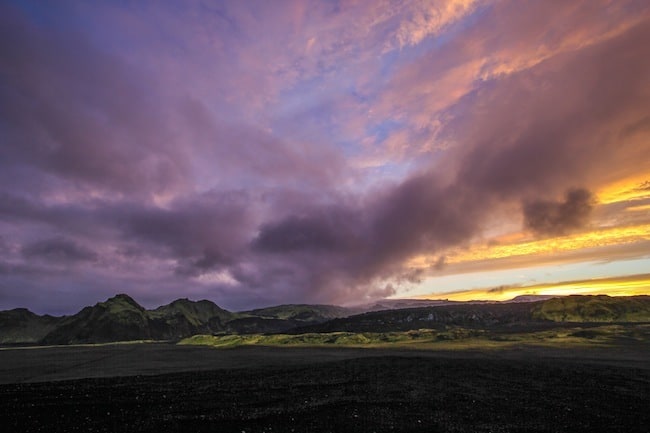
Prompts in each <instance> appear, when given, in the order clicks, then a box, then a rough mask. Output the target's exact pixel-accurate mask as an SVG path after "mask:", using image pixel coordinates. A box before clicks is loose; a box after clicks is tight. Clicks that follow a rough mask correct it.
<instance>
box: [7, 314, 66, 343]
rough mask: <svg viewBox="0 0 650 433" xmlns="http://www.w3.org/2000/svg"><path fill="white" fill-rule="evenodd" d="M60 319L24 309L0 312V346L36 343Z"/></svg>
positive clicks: (52, 328)
mask: <svg viewBox="0 0 650 433" xmlns="http://www.w3.org/2000/svg"><path fill="white" fill-rule="evenodd" d="M61 320H62V318H60V317H52V316H49V315H45V316H39V315H38V314H34V313H32V312H31V311H29V310H27V309H26V308H16V309H13V310H8V311H0V344H28V343H38V342H39V341H41V340H42V339H43V337H45V335H47V334H48V333H50V332H51V331H52V330H54V329H55V328H56V326H57V324H58V323H60V322H61Z"/></svg>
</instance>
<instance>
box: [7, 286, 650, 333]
mask: <svg viewBox="0 0 650 433" xmlns="http://www.w3.org/2000/svg"><path fill="white" fill-rule="evenodd" d="M544 322H546V323H549V324H551V323H553V322H650V296H634V297H617V298H615V297H608V296H567V297H561V298H552V299H546V298H542V299H539V298H537V297H526V298H522V299H514V300H512V301H510V302H448V301H419V300H386V301H382V302H379V303H376V304H373V305H369V306H367V307H364V308H344V307H338V306H332V305H306V304H300V305H293V304H292V305H279V306H275V307H269V308H261V309H256V310H250V311H242V312H236V313H235V312H230V311H227V310H224V309H222V308H220V307H219V306H217V305H216V304H214V303H213V302H211V301H207V300H203V301H190V300H188V299H178V300H176V301H174V302H172V303H170V304H168V305H163V306H161V307H158V308H156V309H154V310H146V309H145V308H143V307H142V306H140V305H139V304H138V303H137V302H136V301H135V300H133V299H132V298H131V297H129V296H128V295H125V294H120V295H117V296H114V297H112V298H110V299H108V300H106V301H104V302H99V303H97V304H95V305H94V306H89V307H85V308H84V309H82V310H81V311H79V312H78V313H77V314H74V315H71V316H63V317H53V316H49V315H44V316H39V315H37V314H34V313H32V312H30V311H29V310H27V309H24V308H17V309H13V310H8V311H0V344H3V345H11V344H45V345H50V344H52V345H57V344H82V343H107V342H115V341H132V340H167V341H169V340H171V341H177V340H180V339H182V338H186V337H189V336H192V335H197V334H247V333H279V332H284V333H294V334H295V333H303V332H335V331H347V332H384V331H403V330H411V329H421V328H429V329H440V328H444V327H447V326H463V327H481V328H485V327H503V326H505V327H513V326H517V325H521V324H527V323H544Z"/></svg>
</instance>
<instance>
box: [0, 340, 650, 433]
mask: <svg viewBox="0 0 650 433" xmlns="http://www.w3.org/2000/svg"><path fill="white" fill-rule="evenodd" d="M612 350H613V349H609V350H605V351H599V350H591V351H590V350H584V349H581V350H579V351H577V350H574V351H571V350H563V351H555V352H552V351H548V350H541V349H540V350H535V349H526V350H513V351H498V352H468V351H462V352H455V353H451V352H440V353H437V352H417V351H385V350H382V351H363V350H343V349H318V350H310V349H289V348H286V349H284V348H281V349H265V348H246V349H237V350H214V349H205V348H181V349H178V348H177V347H175V346H167V345H137V346H105V347H95V348H93V347H88V348H54V349H20V350H3V351H0V381H1V382H3V383H4V384H3V385H0V425H2V426H3V427H2V430H3V431H8V432H27V431H28V432H38V431H42V432H73V431H79V432H99V431H101V432H237V433H241V432H292V431H294V432H347V431H351V432H352V431H353V432H385V431H386V432H388V431H395V432H438V431H439V432H572V433H574V432H600V431H603V432H646V433H647V432H648V431H650V410H649V408H650V365H649V364H648V358H646V357H645V355H647V348H640V349H639V350H630V351H628V352H625V351H622V352H620V353H619V355H618V356H613V355H616V353H614V352H612ZM188 357H191V358H188ZM21 360H22V362H21ZM183 360H185V361H183ZM183 363H184V364H183ZM165 366H166V367H165ZM210 366H212V368H217V369H216V370H214V369H213V370H207V369H208V368H210ZM147 368H148V369H147ZM165 368H167V370H166V369H165ZM170 368H171V369H172V370H175V371H180V370H183V369H191V370H195V371H186V372H175V373H168V374H159V375H146V374H152V373H155V372H157V371H170V370H169V369H170ZM129 373H131V374H138V375H137V376H124V375H127V374H129ZM116 374H117V375H121V376H120V377H96V378H86V379H75V380H70V379H69V378H72V377H88V376H110V375H116ZM75 375H76V376H75ZM52 379H68V380H55V381H52ZM42 380H49V381H47V382H42Z"/></svg>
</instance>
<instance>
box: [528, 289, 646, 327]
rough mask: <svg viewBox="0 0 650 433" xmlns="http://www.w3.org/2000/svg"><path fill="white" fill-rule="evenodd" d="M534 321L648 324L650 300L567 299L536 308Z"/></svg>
mask: <svg viewBox="0 0 650 433" xmlns="http://www.w3.org/2000/svg"><path fill="white" fill-rule="evenodd" d="M533 318H535V319H540V320H551V321H554V322H650V296H630V297H609V296H605V295H600V296H566V297H562V298H553V299H549V300H547V301H544V302H543V303H541V304H539V305H538V306H536V307H535V308H534V310H533Z"/></svg>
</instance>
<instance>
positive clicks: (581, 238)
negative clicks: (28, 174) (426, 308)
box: [408, 224, 650, 269]
mask: <svg viewBox="0 0 650 433" xmlns="http://www.w3.org/2000/svg"><path fill="white" fill-rule="evenodd" d="M644 240H650V224H642V225H636V226H630V227H612V228H605V229H599V230H595V231H591V232H587V233H580V234H575V235H570V236H562V237H558V238H552V239H540V240H531V241H524V242H518V243H509V244H496V245H486V244H481V245H474V246H472V247H470V248H469V249H467V250H457V251H451V252H448V254H447V255H446V258H445V263H447V264H454V263H465V262H472V261H480V260H491V259H502V258H508V257H516V256H539V255H545V254H555V253H560V252H565V251H573V250H580V249H585V248H597V247H604V246H609V245H620V244H629V243H633V242H639V241H644ZM437 260H438V258H437V257H435V256H429V255H422V256H418V257H415V258H413V259H411V260H410V261H409V263H408V266H409V267H411V268H419V269H422V268H428V267H430V266H432V265H433V264H434V263H436V261H437Z"/></svg>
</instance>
